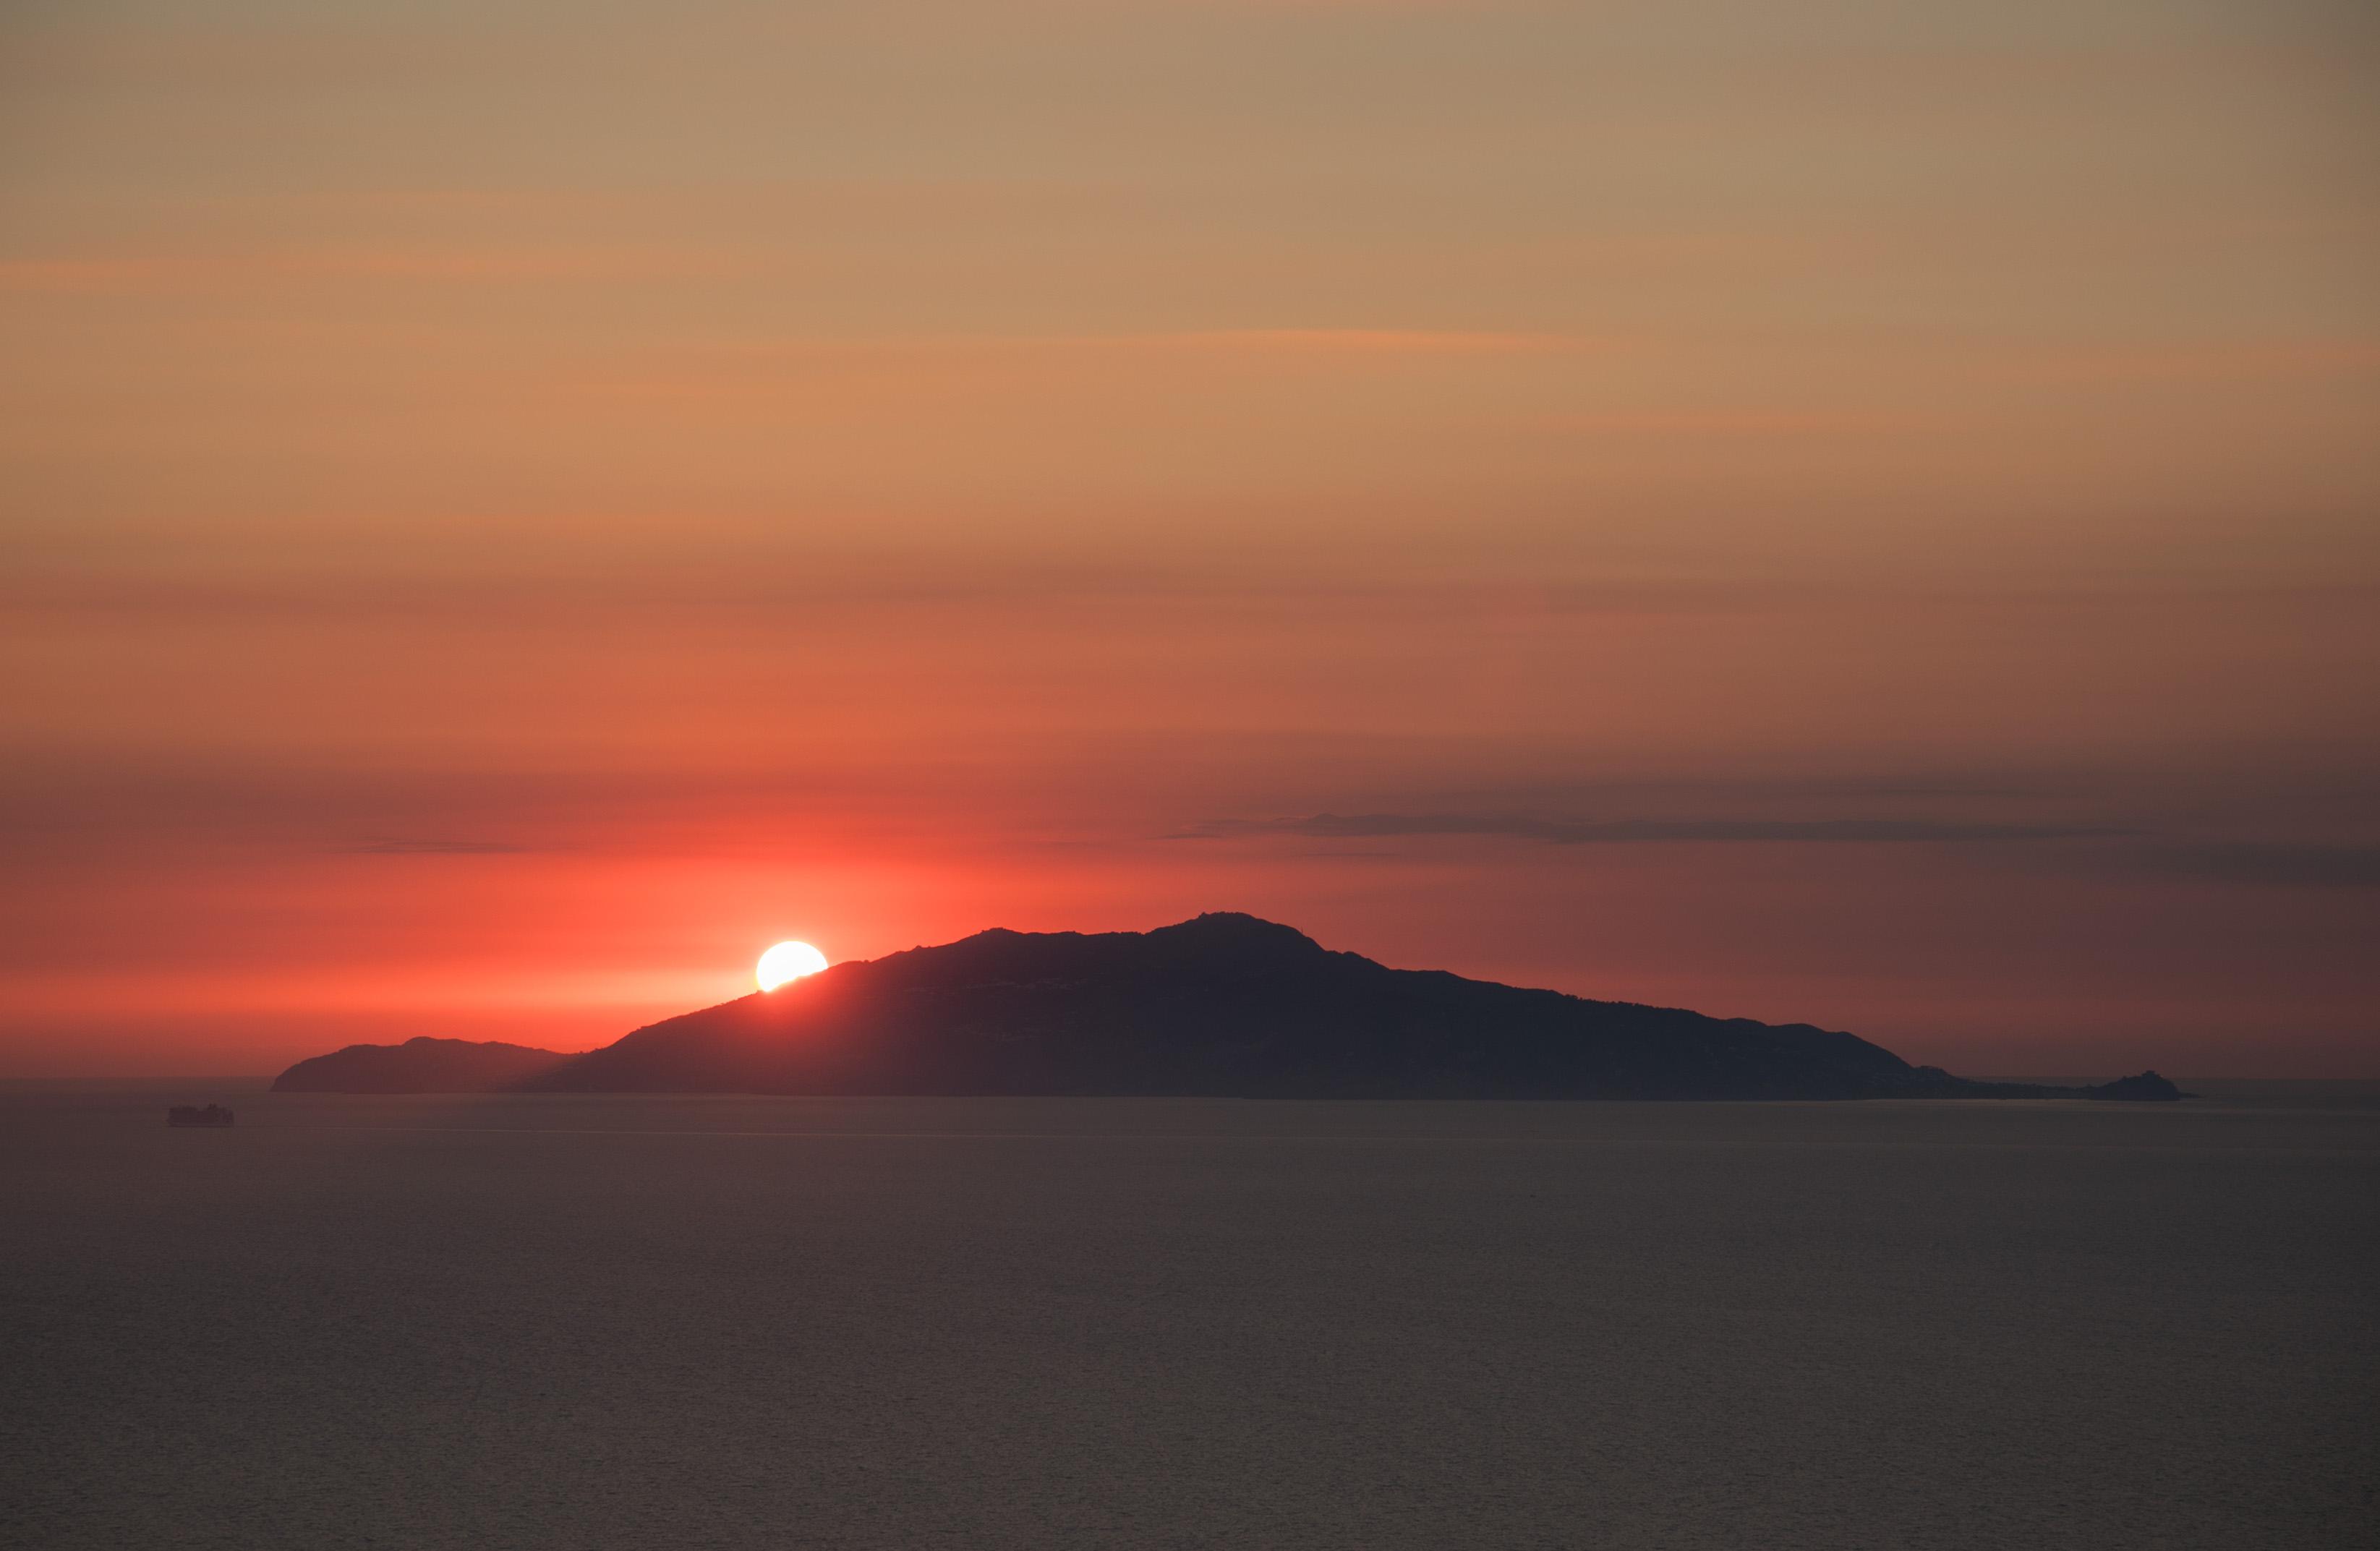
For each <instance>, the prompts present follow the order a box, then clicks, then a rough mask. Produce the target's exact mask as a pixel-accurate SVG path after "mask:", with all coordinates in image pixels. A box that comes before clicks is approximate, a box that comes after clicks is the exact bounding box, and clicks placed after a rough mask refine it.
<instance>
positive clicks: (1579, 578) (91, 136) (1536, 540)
mask: <svg viewBox="0 0 2380 1551" xmlns="http://www.w3.org/2000/svg"><path fill="white" fill-rule="evenodd" d="M2375 65H2380V21H2375V20H2374V17H2373V16H2372V15H2371V14H2369V13H2368V11H2367V10H2366V8H2364V7H2361V6H2348V5H2342V4H2327V3H2311V0H2310V3H2302V4H2270V3H2265V4H2256V5H2249V4H2245V3H2241V0H2197V3H2195V4H2184V5H2175V4H2172V3H2171V0H2155V3H2152V0H2083V3H2080V4H2076V3H2066V4H2058V5H2049V4H2040V5H2033V6H2023V5H2018V6H2007V5H2002V6H1988V7H1986V6H1949V5H1943V4H1935V5H1925V4H1920V5H1915V6H1896V7H1877V6H1868V5H1865V4H1854V3H1852V0H1839V3H1832V4H1821V3H1815V0H1794V3H1791V4H1787V5H1783V6H1778V5H1772V4H1754V3H1753V0H1694V3H1690V4H1686V5H1682V6H1665V7H1661V8H1659V11H1658V15H1656V14H1652V12H1651V11H1650V9H1649V8H1647V10H1646V13H1645V14H1642V15H1628V14H1622V13H1621V11H1619V10H1618V9H1617V8H1609V7H1588V6H1558V5H1524V4H1513V5H1501V4H1460V3H1441V4H1422V3H1414V4H1366V3H1363V0H1341V3H1319V0H1315V3H1300V4H1268V3H1259V0H1248V3H1235V0H1043V3H1038V4H1003V3H978V4H971V5H966V6H958V5H932V4H924V5H920V4H903V3H898V0H894V3H883V4H874V5H868V6H857V5H854V6H817V7H804V8H801V9H800V10H799V11H798V13H796V14H792V15H786V14H780V11H779V9H778V8H774V7H758V6H754V7H745V6H720V5H694V6H671V7H666V8H664V7H642V6H596V7H577V6H574V7H563V6H540V5H514V6H502V5H499V6H403V7H398V6H354V7H345V8H342V9H341V11H340V12H339V16H338V18H337V19H326V18H325V16H324V14H323V13H322V11H321V9H320V8H319V7H313V6H295V5H266V4H224V5H219V6H210V7H205V8H202V9H200V10H195V11H194V10H192V9H190V8H189V7H167V6H138V5H108V4H99V5H91V6H74V7H63V6H33V7H28V8H19V9H18V10H17V11H15V12H12V13H11V14H10V16H9V17H8V18H6V19H5V20H0V359H5V360H6V362H7V369H6V370H5V371H4V372H0V859H5V869H0V876H5V878H6V884H5V886H4V887H0V1075H6V1074H22V1075H34V1074H66V1073H85V1072H89V1073H102V1072H197V1071H213V1072H235V1071H237V1072H263V1071H270V1070H275V1069H277V1068H278V1067H279V1066H281V1065H284V1064H286V1063H287V1062H288V1061H289V1060H294V1059H296V1058H297V1057H298V1056H301V1055H304V1054H309V1053H313V1052H316V1051H319V1050H321V1049H323V1048H329V1047H332V1046H335V1045H338V1044H342V1043H346V1042H349V1041H351V1040H354V1039H359V1038H391V1037H402V1036H408V1035H410V1034H415V1033H431V1034H458V1035H468V1036H480V1037H510V1038H516V1039H522V1040H526V1041H528V1042H532V1043H536V1042H550V1043H553V1044H554V1045H557V1046H562V1047H566V1048H577V1047H581V1046H585V1045H589V1044H595V1043H601V1042H602V1041H605V1040H607V1039H609V1038H611V1037H613V1036H616V1035H617V1034H619V1033H621V1032H624V1031H625V1029H627V1028H628V1027H630V1026H633V1025H634V1024H637V1023H639V1022H642V1021H646V1020H648V1019H650V1018H651V1017H654V1016H658V1015H662V1014H665V1013H668V1012H676V1011H681V1010H684V1009H685V1008H686V1007H688V1006H691V1005H696V1004H700V1003H704V1002H708V1001H711V1000H720V999H722V998H724V997H727V996H730V995H734V994H736V993H738V992H739V991H741V990H742V989H744V988H746V987H747V985H748V975H749V965H750V961H751V958H752V956H753V954H754V953H756V952H757V951H758V950H759V948H760V947H762V946H764V945H765V944H767V943H768V942H771V941H773V940H775V939H779V938H782V937H788V936H795V937H804V938H807V939H810V940H813V941H816V942H818V943H820V945H821V946H822V947H824V948H825V949H826V950H827V951H828V952H829V953H830V954H831V955H832V956H835V957H839V958H840V957H850V956H870V955H874V954H876V953H880V952H882V951H889V950H892V949H897V948H902V947H907V946H910V945H912V944H914V943H917V942H921V941H935V940H941V939H948V938H950V937H953V936H957V935H960V934H962V933H965V932H967V931H970V930H974V929H977V928H979V927H986V926H991V925H1005V926H1011V927H1022V928H1060V927H1080V928H1085V929H1101V928H1111V927H1150V926H1155V925H1159V924H1161V923H1163V922H1165V921H1168V920H1172V919H1176V918H1179V917H1181V916H1184V915H1189V914H1192V913H1195V912H1196V911H1197V910H1201V909H1218V908H1237V909H1247V910H1254V911H1257V912H1259V913H1262V914H1266V915H1274V916H1276V917H1279V918H1281V919H1285V920H1288V921H1290V922H1292V923H1293V924H1295V925H1297V926H1299V927H1303V928H1305V930H1307V931H1309V932H1310V933H1312V934H1313V935H1315V936H1317V937H1318V938H1319V939H1322V940H1323V941H1324V942H1325V943H1326V944H1328V945H1330V946H1332V947H1340V948H1349V949H1354V950H1357V951H1364V952H1366V953H1369V954H1372V955H1373V956H1375V957H1378V958H1381V959H1384V960H1386V961H1388V962H1390V963H1399V964H1407V965H1417V966H1418V965H1430V966H1442V967H1447V968H1451V969H1455V970H1458V971H1461V972H1463V973H1467V974H1475V975H1490V976H1495V977H1500V978H1509V979H1513V980H1519V981H1524V982H1528V983H1536V984H1547V985H1554V986H1559V987H1561V988H1565V989H1571V990H1576V991H1580V992H1584V993H1587V994H1592V995H1599V996H1609V997H1616V998H1624V999H1629V1000H1651V1001H1660V1002H1670V1003H1680V1004H1684V1005H1690V1006H1694V1007H1698V1008H1701V1009H1704V1010H1706V1011H1709V1012H1722V1013H1740V1014H1748V1015H1753V1016H1759V1017H1766V1018H1772V1019H1779V1020H1783V1019H1806V1020H1811V1021H1815V1022H1820V1023H1825V1024H1832V1025H1836V1026H1845V1027H1850V1028H1852V1029H1854V1030H1856V1031H1857V1032H1859V1033H1861V1034H1864V1035H1866V1036H1870V1037H1872V1038H1876V1039H1877V1040H1880V1041H1881V1042H1883V1043H1885V1044H1887V1045H1888V1046H1890V1047H1892V1048H1895V1049H1897V1050H1899V1051H1900V1052H1901V1053H1902V1054H1904V1055H1907V1056H1909V1057H1911V1058H1912V1059H1916V1060H1933V1061H1938V1062H1941V1063H1943V1064H1947V1065H1949V1066H1952V1067H1953V1068H1956V1069H1959V1070H1962V1071H1967V1072H1979V1073H2019V1074H2022V1073H2032V1074H2076V1075H2092V1074H2096V1075H2113V1074H2114V1073H2115V1072H2117V1071H2119V1070H2122V1071H2131V1070H2137V1069H2138V1068H2139V1067H2140V1066H2142V1065H2143V1064H2147V1063H2152V1062H2153V1063H2155V1064H2157V1065H2159V1066H2161V1067H2163V1068H2165V1069H2167V1070H2169V1071H2179V1072H2183V1073H2185V1074H2187V1073H2198V1074H2203V1075H2219V1074H2258V1073H2272V1074H2284V1073H2297V1074H2364V1075H2375V1074H2380V968H2375V963H2374V962H2375V960H2380V955H2375V954H2374V953H2373V952H2372V951H2371V947H2370V944H2371V942H2372V940H2373V939H2374V927H2376V926H2380V910H2375V904H2380V732H2375V726H2380V721H2375V719H2374V716H2373V715H2372V707H2373V706H2374V704H2375V703H2380V624H2375V621H2380V523H2375V520H2374V519H2375V515H2380V281H2375V280H2374V276H2375V275H2380V110H2375V108H2374V103H2373V99H2372V97H2371V94H2370V91H2369V82H2370V80H2371V79H2372V75H2373V69H2374V66H2375Z"/></svg>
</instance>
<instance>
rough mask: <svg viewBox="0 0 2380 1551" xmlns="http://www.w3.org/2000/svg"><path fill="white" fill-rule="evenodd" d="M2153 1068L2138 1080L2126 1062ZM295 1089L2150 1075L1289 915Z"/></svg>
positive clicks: (370, 1056)
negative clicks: (1784, 1016)
mask: <svg viewBox="0 0 2380 1551" xmlns="http://www.w3.org/2000/svg"><path fill="white" fill-rule="evenodd" d="M2140 1084H2150V1085H2152V1087H2154V1088H2155V1089H2156V1090H2162V1091H2148V1090H2147V1089H2143V1088H2140V1087H2139V1085H2140ZM273 1087H274V1088H275V1089H276V1090H277V1091H282V1092H312V1093H467V1092H497V1091H516V1092H591V1093H764V1094H869V1095H912V1094H914V1095H951V1096H959V1095H972V1096H995V1095H1009V1096H1026V1095H1038V1096H1080V1097H1129V1096H1143V1097H1242V1098H1540V1099H1542V1098H1667V1099H1715V1098H1717V1099H1729V1098H1799V1099H1840V1098H1896V1097H1897V1098H1937V1097H1938V1098H1988V1097H2009V1098H2019V1097H2023V1098H2034V1097H2084V1096H2085V1094H2086V1092H2087V1094H2088V1096H2089V1097H2098V1098H2114V1099H2128V1098H2167V1097H2178V1096H2177V1095H2175V1094H2174V1093H2173V1092H2171V1091H2170V1090H2171V1087H2172V1084H2168V1083H2166V1082H2165V1080H2164V1079H2163V1078H2160V1077H2156V1076H2155V1074H2154V1073H2143V1075H2142V1076H2140V1077H2133V1078H2126V1079H2124V1080H2123V1081H2122V1082H2119V1083H2114V1084H2107V1085H2106V1086H2105V1087H2103V1088H2098V1089H2091V1090H2084V1089H2080V1088H2055V1087H2047V1086H2042V1085H2038V1084H2025V1083H1984V1082H1974V1081H1971V1080H1969V1079H1966V1078H1961V1077H1954V1076H1952V1075H1950V1074H1949V1072H1944V1071H1942V1070H1941V1069H1940V1068H1938V1067H1930V1066H1912V1065H1910V1064H1909V1063H1908V1062H1907V1061H1904V1060H1901V1059H1900V1057H1899V1056H1896V1055H1894V1054H1893V1053H1892V1052H1891V1051H1889V1050H1887V1049H1885V1048H1882V1047H1881V1046H1877V1045H1872V1044H1870V1043H1868V1042H1867V1041H1866V1040H1864V1039H1861V1038H1858V1037H1857V1036H1853V1035H1849V1034H1844V1033H1840V1032H1838V1031H1835V1030H1829V1029H1821V1028H1815V1027H1813V1026H1812V1025H1810V1024H1761V1023H1755V1022H1753V1021H1752V1020H1750V1019H1747V1018H1726V1019H1721V1018H1708V1017H1705V1016H1703V1015H1702V1014H1701V1013H1698V1012H1685V1011H1682V1010H1681V1009H1677V1008H1666V1007H1644V1006H1639V1005H1637V1004H1635V1003H1633V1002H1617V1001H1590V1000H1585V999H1583V998H1579V997H1573V996H1566V995H1564V994H1562V993H1561V992H1559V991H1545V990H1527V989H1523V988H1518V987H1513V986H1502V985H1497V984H1494V983H1491V982H1488V981H1482V980H1466V979H1463V977H1462V976H1460V975H1449V974H1446V973H1444V972H1442V971H1436V970H1401V969H1390V968H1388V967H1387V966H1385V965H1383V964H1378V963H1373V962H1372V961H1371V960H1369V959H1366V958H1364V957H1362V956H1361V955H1359V954H1355V953H1336V952H1331V951H1328V950H1326V949H1324V948H1322V947H1321V946H1320V945H1318V943H1316V942H1315V941H1314V940H1313V939H1311V938H1308V937H1306V936H1305V934H1303V933H1301V932H1298V931H1295V930H1293V929H1292V928H1291V927H1283V926H1279V925H1276V924H1275V923H1273V922H1269V921H1262V920H1258V919H1257V918H1256V917H1255V916H1252V915H1201V916H1199V917H1197V918H1196V920H1191V921H1184V922H1182V923H1181V924H1179V925H1177V926H1172V927H1160V928H1159V929H1158V930H1156V931H1152V932H1107V933H1100V934H1098V935H1085V934H1083V933H1080V932H1049V933H1027V932H1013V931H1006V930H999V929H995V930H992V931H987V932H979V933H977V935H976V936H974V937H970V938H966V939H962V940H961V941H958V942H952V943H945V944H943V945H941V946H940V947H934V948H914V949H911V950H909V951H907V952H904V953H892V954H888V955H886V956H885V957H883V958H881V959H873V960H868V961H865V962H855V963H843V964H837V965H835V966H834V967H833V968H832V969H828V970H825V971H822V972H820V974H817V975H810V976H808V977H807V978H805V979H801V980H797V981H795V982H793V983H792V984H791V985H788V986H785V987H783V988H779V989H777V990H775V991H771V992H765V993H755V994H753V995H751V996H747V997H743V998H740V999H739V1000H735V1001H730V1002H724V1003H722V1004H721V1005H719V1006H717V1007H710V1008H705V1009H703V1010H702V1011H700V1012H688V1013H686V1014H685V1015H683V1016H681V1017H676V1018H671V1019H667V1020H665V1021H663V1022H662V1023H658V1024H650V1025H649V1026H647V1027H645V1028H640V1029H638V1030H637V1031H636V1032H635V1033H633V1034H630V1035H628V1036H625V1038H623V1039H621V1040H619V1041H617V1042H616V1043H614V1044H612V1045H609V1046H606V1047H604V1048H601V1049H597V1050H589V1051H587V1052H586V1053H585V1054H583V1055H576V1056H571V1055H563V1054H558V1053H556V1052H554V1051H551V1050H533V1049H529V1048H526V1047H523V1046H518V1045H480V1044H472V1043H470V1042H468V1041H464V1040H453V1039H414V1040H409V1041H407V1043H405V1044H403V1045H395V1046H387V1045H354V1046H349V1047H348V1048H346V1049H344V1050H340V1051H338V1052H336V1053H334V1054H332V1055H327V1056H317V1057H315V1058H314V1059H312V1060H305V1061H300V1062H298V1063H297V1065H296V1066H293V1067H291V1068H290V1069H289V1070H288V1071H287V1072H284V1073H282V1075H281V1077H280V1078H279V1080H278V1081H276V1082H275V1083H274V1084H273Z"/></svg>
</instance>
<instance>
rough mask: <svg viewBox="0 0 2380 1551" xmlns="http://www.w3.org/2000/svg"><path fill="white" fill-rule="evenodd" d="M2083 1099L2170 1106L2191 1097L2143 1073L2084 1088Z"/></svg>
mask: <svg viewBox="0 0 2380 1551" xmlns="http://www.w3.org/2000/svg"><path fill="white" fill-rule="evenodd" d="M2083 1097H2085V1098H2112V1099H2118V1100H2123V1101H2129V1102H2132V1103H2149V1104H2170V1103H2172V1102H2173V1101H2174V1100H2175V1099H2178V1098H2188V1097H2191V1096H2190V1095H2188V1094H2186V1093H2184V1092H2182V1091H2181V1090H2180V1088H2178V1087H2175V1086H2174V1085H2173V1084H2172V1083H2171V1082H2170V1081H2169V1080H2168V1079H2166V1078H2163V1077H2160V1076H2158V1075H2157V1074H2156V1073H2155V1072H2142V1073H2141V1074H2140V1075H2139V1076H2137V1077H2119V1078H2117V1079H2116V1080H2115V1081H2114V1082H2112V1083H2102V1084H2099V1085H2098V1086H2097V1087H2095V1088H2084V1089H2083Z"/></svg>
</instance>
